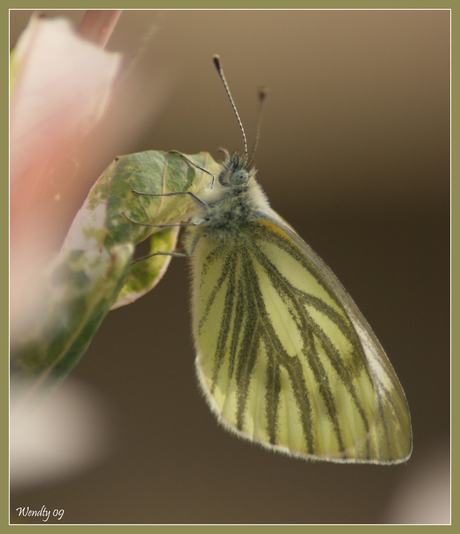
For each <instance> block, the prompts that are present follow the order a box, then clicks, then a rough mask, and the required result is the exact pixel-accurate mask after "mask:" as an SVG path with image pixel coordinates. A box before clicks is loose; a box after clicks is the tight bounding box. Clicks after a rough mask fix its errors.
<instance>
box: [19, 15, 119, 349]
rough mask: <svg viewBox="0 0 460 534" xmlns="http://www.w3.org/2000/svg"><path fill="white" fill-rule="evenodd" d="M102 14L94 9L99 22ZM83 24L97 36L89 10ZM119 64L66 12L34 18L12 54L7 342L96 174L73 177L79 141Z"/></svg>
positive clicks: (27, 314)
mask: <svg viewBox="0 0 460 534" xmlns="http://www.w3.org/2000/svg"><path fill="white" fill-rule="evenodd" d="M101 13H102V12H100V13H97V16H98V17H99V20H98V23H99V24H101ZM109 15H110V13H109ZM112 17H113V14H112ZM89 18H91V13H90V15H89ZM84 20H85V19H84ZM90 22H91V21H90ZM86 25H87V28H92V29H93V35H92V40H93V41H94V40H97V31H94V26H91V24H90V23H88V17H86ZM106 36H107V33H105V34H104V39H106ZM120 65H121V56H120V54H117V53H111V52H107V51H104V50H102V49H101V48H100V47H98V46H96V45H95V44H93V43H91V42H88V41H86V40H84V39H83V38H82V37H80V36H79V35H77V32H76V31H75V30H74V29H73V28H72V26H71V24H70V23H69V22H68V21H66V20H64V19H54V20H46V19H42V18H39V17H34V18H32V20H31V22H30V23H29V25H28V27H27V28H26V30H25V31H24V33H23V34H22V35H21V37H20V39H19V41H18V43H17V45H16V48H15V50H14V53H13V55H12V59H11V70H12V83H11V97H10V109H11V111H10V252H11V265H10V267H11V270H10V272H11V327H12V332H11V333H12V342H13V343H14V338H15V336H16V335H20V334H21V331H24V330H23V329H24V328H25V329H27V328H28V325H30V321H33V317H34V316H36V313H39V312H40V309H39V304H40V303H39V302H37V297H36V295H37V294H38V290H39V289H40V272H41V269H42V268H43V267H44V266H46V264H47V261H48V260H49V258H50V257H51V255H52V254H54V253H56V252H58V250H59V248H60V245H61V243H62V240H63V238H64V237H65V234H66V232H67V228H68V225H69V224H70V222H71V220H72V216H73V214H72V212H71V213H70V214H69V210H73V211H74V208H73V205H74V203H75V196H78V197H82V198H84V196H85V193H86V192H87V191H88V190H89V187H90V186H91V185H92V182H94V181H95V180H96V178H97V172H95V174H94V176H91V179H90V180H89V181H88V180H85V181H82V182H81V183H78V182H77V181H76V180H73V179H74V177H75V174H76V170H77V168H78V166H79V165H80V163H81V162H83V160H84V158H85V154H84V152H82V144H83V141H84V140H85V138H86V137H87V134H88V133H89V132H90V130H92V129H93V128H94V126H95V125H96V124H97V123H98V122H99V121H100V120H101V118H102V117H103V116H104V113H105V112H106V110H107V106H108V104H109V102H110V98H111V95H112V92H113V88H114V84H115V82H116V79H117V75H118V73H119V70H120ZM72 180H73V182H72ZM37 307H38V308H37Z"/></svg>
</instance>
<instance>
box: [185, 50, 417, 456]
mask: <svg viewBox="0 0 460 534" xmlns="http://www.w3.org/2000/svg"><path fill="white" fill-rule="evenodd" d="M214 62H215V65H216V67H217V70H218V72H219V74H220V76H221V78H222V81H223V83H224V86H225V89H226V91H227V94H228V96H229V99H230V102H231V104H232V106H233V109H234V112H235V114H236V117H237V119H238V122H239V125H240V128H241V131H242V134H243V139H244V145H245V152H244V155H243V156H240V155H239V154H238V153H234V154H233V155H228V154H227V157H226V159H225V160H224V162H223V163H222V166H221V171H220V173H219V175H218V177H217V180H216V181H215V182H214V180H213V181H212V183H211V185H210V187H209V188H208V189H207V190H206V191H205V192H203V193H202V195H201V196H200V198H199V199H198V198H196V197H194V196H193V195H191V196H192V197H194V198H193V201H192V202H193V206H194V213H193V216H192V219H191V225H190V226H189V227H188V230H187V237H186V241H185V247H186V251H187V255H188V256H190V257H191V262H192V279H193V287H192V315H193V335H194V340H195V348H196V353H197V356H196V369H197V373H198V377H199V383H200V385H201V389H202V391H203V393H204V395H205V397H206V399H207V402H208V404H209V406H210V408H211V410H212V411H213V412H214V413H215V414H216V416H217V418H218V420H219V421H220V422H221V423H222V425H223V426H224V427H225V428H226V429H228V430H230V431H231V432H234V433H236V434H238V435H239V436H241V437H243V438H246V439H248V440H250V441H255V442H258V443H260V444H261V445H263V446H265V447H267V448H269V449H273V450H277V451H280V452H283V453H287V454H289V455H292V456H299V457H302V458H308V459H315V460H327V461H332V462H349V463H376V464H397V463H400V462H404V461H406V460H407V459H408V458H409V457H410V454H411V451H412V431H411V423H410V415H409V409H408V406H407V402H406V398H405V395H404V392H403V390H402V388H401V385H400V383H399V381H398V378H397V376H396V374H395V372H394V370H393V368H392V366H391V364H390V362H389V360H388V358H387V356H386V354H385V352H384V350H383V348H382V347H381V345H380V343H379V342H378V340H377V338H376V337H375V335H374V333H373V332H372V330H371V328H370V327H369V325H368V324H367V322H366V320H365V319H364V317H363V316H362V315H361V313H360V312H359V310H358V308H357V307H356V305H355V303H354V302H353V301H352V299H351V298H350V297H349V295H348V294H347V293H346V291H345V290H344V288H343V287H342V285H341V284H340V282H339V281H338V280H337V279H336V277H335V276H334V274H333V273H332V272H331V271H330V270H329V268H328V267H327V266H326V265H325V264H324V263H323V261H322V260H321V259H320V258H319V257H318V256H317V255H316V254H315V253H314V252H313V250H312V249H311V248H310V247H309V246H308V245H307V244H306V243H305V242H304V241H303V240H302V239H301V238H300V237H299V236H298V235H297V233H296V232H295V231H294V230H293V229H292V228H291V227H290V226H289V225H288V224H287V223H286V222H285V221H284V220H283V219H282V218H281V217H280V216H279V215H278V214H277V213H275V212H274V211H273V210H272V209H271V208H270V205H269V203H268V200H267V198H266V196H265V194H264V193H263V191H262V189H261V187H260V186H259V184H258V183H257V182H256V180H255V174H256V171H255V169H254V168H253V167H251V166H250V162H251V159H252V156H251V157H248V151H247V143H246V136H245V133H244V129H243V126H242V123H241V120H240V118H239V116H238V113H237V111H236V108H235V105H234V103H233V99H232V97H231V94H230V91H229V89H228V85H227V82H226V80H225V77H224V74H223V71H222V69H221V66H220V60H219V58H218V56H215V57H214ZM256 144H257V142H256ZM252 154H254V151H253V152H252Z"/></svg>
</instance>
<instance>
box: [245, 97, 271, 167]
mask: <svg viewBox="0 0 460 534" xmlns="http://www.w3.org/2000/svg"><path fill="white" fill-rule="evenodd" d="M267 93H268V87H261V88H260V89H259V104H260V105H259V116H258V117H257V130H256V141H255V143H254V148H253V149H252V152H251V157H250V158H249V161H248V165H249V164H250V163H251V161H252V158H253V157H254V153H255V151H256V148H257V145H258V144H259V137H260V123H261V121H262V110H263V107H264V101H265V97H266V96H267Z"/></svg>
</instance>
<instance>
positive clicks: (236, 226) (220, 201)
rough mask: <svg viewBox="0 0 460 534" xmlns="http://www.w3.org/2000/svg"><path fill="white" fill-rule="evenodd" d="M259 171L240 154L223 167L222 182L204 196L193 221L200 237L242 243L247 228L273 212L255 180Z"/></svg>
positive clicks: (204, 193) (220, 176) (234, 155)
mask: <svg viewBox="0 0 460 534" xmlns="http://www.w3.org/2000/svg"><path fill="white" fill-rule="evenodd" d="M255 175H256V169H254V167H249V165H248V162H247V160H246V158H244V157H241V156H240V155H239V154H238V153H234V154H232V155H231V156H229V157H228V158H227V159H226V160H225V161H224V162H223V163H222V166H221V170H220V173H219V176H218V179H217V180H216V181H215V183H214V184H213V185H212V186H210V187H209V189H207V190H206V191H205V192H203V194H202V195H201V196H200V200H201V201H202V202H203V204H201V203H200V204H198V203H197V206H196V209H195V212H194V216H193V219H192V221H193V222H195V223H196V224H197V226H196V227H195V228H194V230H193V233H194V234H195V235H196V237H198V238H199V236H200V237H201V236H204V235H206V236H207V237H209V238H211V239H216V240H221V239H238V237H239V235H240V233H241V232H242V231H243V228H244V226H246V225H247V224H250V223H251V222H254V221H255V220H257V219H259V218H260V216H261V212H263V211H266V210H267V208H269V203H268V200H267V198H266V196H265V194H264V192H263V191H262V188H261V187H260V185H259V184H258V183H257V181H256V179H255Z"/></svg>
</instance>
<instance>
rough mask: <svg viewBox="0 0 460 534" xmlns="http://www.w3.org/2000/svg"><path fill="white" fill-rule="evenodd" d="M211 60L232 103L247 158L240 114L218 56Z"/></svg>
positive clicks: (246, 157)
mask: <svg viewBox="0 0 460 534" xmlns="http://www.w3.org/2000/svg"><path fill="white" fill-rule="evenodd" d="M212 60H213V61H214V65H215V66H216V69H217V72H218V73H219V76H220V79H221V80H222V83H223V84H224V87H225V90H226V91H227V95H228V98H229V100H230V104H231V105H232V108H233V112H234V113H235V116H236V119H237V121H238V124H239V125H240V130H241V133H242V135H243V142H244V157H245V159H246V160H247V159H248V142H247V140H246V134H245V133H244V128H243V123H242V122H241V119H240V116H239V115H238V111H237V110H236V106H235V102H233V98H232V95H231V93H230V89H229V88H228V84H227V80H226V79H225V76H224V71H223V70H222V65H221V64H220V57H219V56H218V55H217V54H216V55H215V56H213V58H212ZM253 153H254V152H253Z"/></svg>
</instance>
